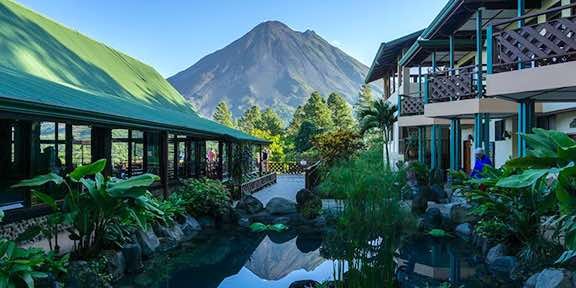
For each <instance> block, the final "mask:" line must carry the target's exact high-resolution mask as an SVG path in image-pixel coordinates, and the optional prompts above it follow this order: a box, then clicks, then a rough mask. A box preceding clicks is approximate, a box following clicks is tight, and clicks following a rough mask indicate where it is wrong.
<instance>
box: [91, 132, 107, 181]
mask: <svg viewBox="0 0 576 288" xmlns="http://www.w3.org/2000/svg"><path fill="white" fill-rule="evenodd" d="M90 131H91V135H90V136H91V138H90V148H91V153H92V162H94V161H98V160H100V159H106V168H105V169H104V171H103V174H104V175H106V176H110V175H111V174H112V129H110V128H105V127H97V126H96V127H95V126H93V127H92V129H91V130H90Z"/></svg>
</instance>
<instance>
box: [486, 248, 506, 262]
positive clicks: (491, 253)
mask: <svg viewBox="0 0 576 288" xmlns="http://www.w3.org/2000/svg"><path fill="white" fill-rule="evenodd" d="M507 250H508V249H507V248H506V246H505V245H504V244H498V245H496V246H494V247H492V248H490V250H488V253H487V254H486V264H488V265H490V264H492V262H494V260H495V259H496V258H498V257H502V256H506V253H507Z"/></svg>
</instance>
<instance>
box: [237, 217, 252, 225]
mask: <svg viewBox="0 0 576 288" xmlns="http://www.w3.org/2000/svg"><path fill="white" fill-rule="evenodd" d="M250 224H252V221H251V220H250V218H248V217H240V218H238V226H240V227H242V228H248V227H250Z"/></svg>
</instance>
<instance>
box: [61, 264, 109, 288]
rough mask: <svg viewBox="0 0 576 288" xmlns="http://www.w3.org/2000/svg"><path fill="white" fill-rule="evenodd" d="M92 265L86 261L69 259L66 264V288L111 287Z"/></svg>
mask: <svg viewBox="0 0 576 288" xmlns="http://www.w3.org/2000/svg"><path fill="white" fill-rule="evenodd" d="M98 272H99V271H95V269H93V268H92V266H91V265H90V264H89V263H88V262H86V261H71V262H70V264H69V265H68V273H67V274H66V280H65V283H64V287H68V288H96V287H98V288H100V287H106V288H108V287H112V286H111V285H110V283H108V282H107V281H106V280H105V279H104V278H103V277H101V276H100V275H99V273H98Z"/></svg>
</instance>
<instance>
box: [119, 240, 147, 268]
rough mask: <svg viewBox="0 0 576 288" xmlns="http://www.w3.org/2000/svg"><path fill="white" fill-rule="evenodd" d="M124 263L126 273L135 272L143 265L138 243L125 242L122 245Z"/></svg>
mask: <svg viewBox="0 0 576 288" xmlns="http://www.w3.org/2000/svg"><path fill="white" fill-rule="evenodd" d="M122 254H123V255H124V259H125V263H126V270H125V271H126V273H137V272H139V271H140V270H142V268H143V267H144V266H143V265H142V248H140V245H138V243H133V244H126V245H124V246H123V247H122Z"/></svg>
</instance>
